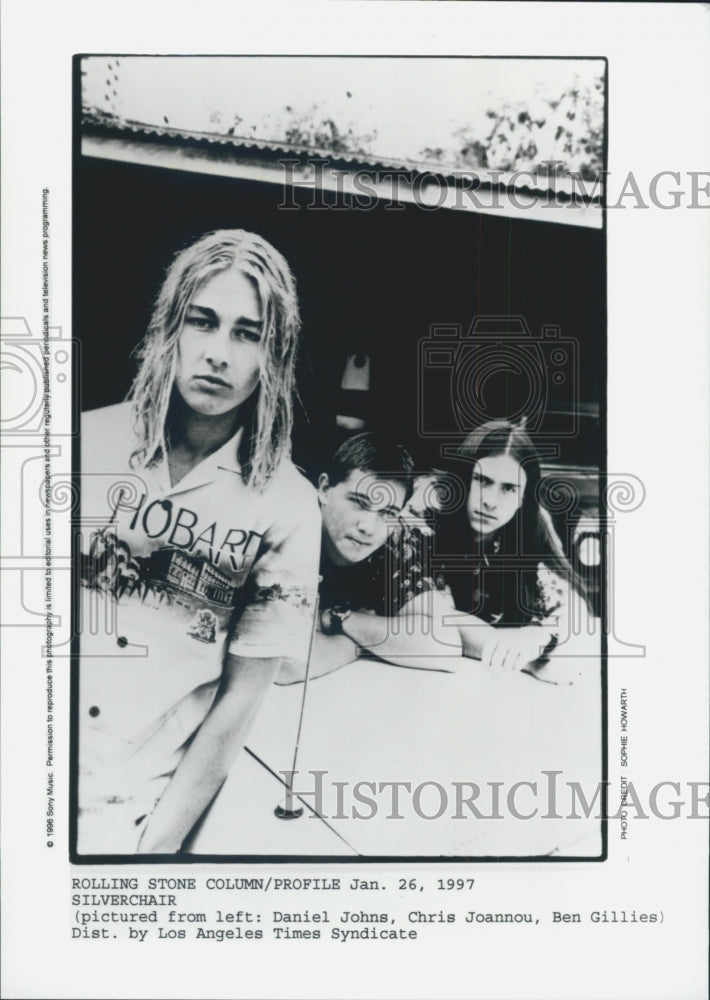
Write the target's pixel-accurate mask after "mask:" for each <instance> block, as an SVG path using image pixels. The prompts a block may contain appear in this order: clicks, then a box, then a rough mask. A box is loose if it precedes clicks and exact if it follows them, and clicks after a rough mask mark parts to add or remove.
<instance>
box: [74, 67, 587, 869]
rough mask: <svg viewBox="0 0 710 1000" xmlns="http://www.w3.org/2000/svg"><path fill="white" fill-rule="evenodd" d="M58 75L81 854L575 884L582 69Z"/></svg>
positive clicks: (581, 579) (582, 814)
mask: <svg viewBox="0 0 710 1000" xmlns="http://www.w3.org/2000/svg"><path fill="white" fill-rule="evenodd" d="M75 70H76V86H77V90H78V93H77V95H76V96H77V105H78V107H77V115H78V121H76V129H77V135H76V141H75V165H74V227H75V229H74V234H75V241H74V311H75V313H74V314H75V323H74V331H75V336H76V337H77V339H78V341H79V343H80V345H81V352H82V365H81V373H80V378H81V381H80V391H81V408H82V417H81V427H80V435H79V442H80V447H79V460H78V463H77V476H78V482H79V485H80V498H81V517H80V526H79V531H78V542H77V545H76V547H77V548H78V549H79V550H80V552H81V556H80V560H79V561H78V562H77V563H76V564H75V585H76V588H77V589H76V593H77V595H78V597H77V600H78V602H79V606H80V612H79V616H78V620H77V633H78V635H77V644H76V648H77V665H76V667H75V670H76V672H75V675H74V685H75V686H74V697H75V713H76V714H75V720H76V723H77V724H76V732H75V733H74V734H73V737H74V741H75V742H74V752H75V761H74V766H75V785H74V792H75V810H76V837H77V841H76V850H77V860H81V859H82V858H88V859H89V860H93V859H96V858H98V857H103V856H106V855H108V856H112V857H115V858H116V859H117V860H120V858H121V857H125V856H133V855H149V856H165V855H177V856H178V857H179V858H180V859H182V860H190V861H191V860H199V859H200V858H201V857H208V858H213V857H221V856H224V857H235V858H240V859H246V858H250V857H253V858H257V859H258V858H263V857H265V856H268V857H273V858H279V857H283V858H298V857H302V858H304V859H313V858H314V857H322V858H342V859H351V860H357V859H362V858H368V859H381V860H386V859H388V858H401V857H408V858H416V859H421V860H427V859H436V858H442V857H443V858H447V857H451V858H471V857H481V858H483V857H494V858H505V857H508V858H511V859H515V858H529V857H536V858H546V859H555V858H557V859H559V858H563V857H564V858H570V857H580V858H585V859H593V858H596V859H599V858H601V857H602V856H603V850H604V845H603V841H602V820H603V818H604V812H603V808H604V802H603V798H602V799H601V800H600V799H599V789H600V788H601V787H602V786H601V783H602V780H603V777H604V755H603V750H602V741H601V732H602V716H603V709H604V704H603V689H602V666H603V664H602V655H601V654H602V636H603V621H602V617H603V616H602V607H603V595H604V572H603V546H604V536H603V528H604V517H603V502H604V501H603V492H604V481H603V477H604V426H605V425H604V422H605V413H604V405H603V401H604V395H605V393H604V390H605V383H604V379H605V357H606V311H605V232H604V226H603V215H602V199H603V189H602V188H600V185H599V178H600V177H602V176H603V169H604V155H605V132H604V122H605V93H606V80H605V74H606V65H605V62H604V60H602V59H596V60H595V59H572V58H570V59H559V60H545V59H475V58H470V59H453V58H452V59H446V58H431V59H426V58H413V57H412V58H393V57H381V58H364V57H363V58H346V57H341V58H338V57H326V58H316V57H305V56H304V57H298V58H285V57H282V58H279V57H263V58H258V57H257V58H248V57H197V56H194V57H168V56H164V57H144V56H131V55H113V56H110V55H109V56H85V57H77V59H76V60H75ZM442 108H445V109H446V113H445V114H442ZM108 276H110V294H109V293H108V288H107V277H108ZM589 801H592V802H594V803H595V804H594V807H593V808H592V809H589V808H588V807H587V803H588V802H589ZM563 803H564V805H562V804H563ZM575 803H576V805H575ZM585 810H586V811H585ZM543 816H544V817H545V818H542V817H543Z"/></svg>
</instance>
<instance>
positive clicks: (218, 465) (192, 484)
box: [154, 427, 244, 493]
mask: <svg viewBox="0 0 710 1000" xmlns="http://www.w3.org/2000/svg"><path fill="white" fill-rule="evenodd" d="M243 432H244V428H243V427H240V428H239V430H238V431H237V433H236V434H234V435H233V436H232V437H231V438H230V439H229V440H228V441H225V443H224V444H223V445H221V446H220V447H219V448H218V449H217V450H216V451H213V452H212V454H211V455H208V456H207V457H206V458H203V459H202V461H201V462H198V463H197V465H196V466H195V467H194V468H193V469H191V470H190V471H189V472H188V473H187V475H185V476H183V477H182V479H181V480H180V481H179V482H177V483H175V485H174V486H171V485H170V472H169V470H168V460H167V453H166V450H165V448H163V450H162V455H161V458H160V461H159V462H158V463H157V464H156V465H155V466H154V473H155V477H156V479H157V481H158V484H159V485H160V488H161V490H162V491H163V492H164V493H184V492H185V491H186V490H193V489H196V488H197V487H198V486H204V485H205V484H206V483H211V482H213V481H214V478H215V475H216V473H217V471H218V470H220V469H224V470H225V471H227V472H232V473H234V474H235V475H241V472H242V467H241V465H240V464H239V459H238V457H237V456H238V454H239V446H240V444H241V440H242V434H243Z"/></svg>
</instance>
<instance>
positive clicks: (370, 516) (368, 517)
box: [357, 510, 378, 535]
mask: <svg viewBox="0 0 710 1000" xmlns="http://www.w3.org/2000/svg"><path fill="white" fill-rule="evenodd" d="M377 518H378V513H377V511H376V510H361V511H360V513H359V515H358V519H357V528H358V531H359V532H360V534H362V535H372V534H373V533H374V531H375V527H376V525H377Z"/></svg>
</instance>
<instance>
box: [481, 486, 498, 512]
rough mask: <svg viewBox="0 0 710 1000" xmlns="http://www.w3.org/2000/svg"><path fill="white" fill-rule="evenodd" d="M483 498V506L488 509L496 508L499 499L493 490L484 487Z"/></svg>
mask: <svg viewBox="0 0 710 1000" xmlns="http://www.w3.org/2000/svg"><path fill="white" fill-rule="evenodd" d="M481 500H482V501H483V506H484V507H485V508H486V509H487V510H495V508H496V507H497V506H498V500H497V498H496V495H495V493H494V492H493V490H490V489H484V490H483V491H482V492H481Z"/></svg>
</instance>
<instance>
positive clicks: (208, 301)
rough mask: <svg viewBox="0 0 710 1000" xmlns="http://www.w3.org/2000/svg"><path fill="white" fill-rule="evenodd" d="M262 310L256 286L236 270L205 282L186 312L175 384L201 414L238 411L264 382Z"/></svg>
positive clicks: (214, 414) (187, 401)
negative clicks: (261, 375)
mask: <svg viewBox="0 0 710 1000" xmlns="http://www.w3.org/2000/svg"><path fill="white" fill-rule="evenodd" d="M261 336H262V308H261V303H260V301H259V295H258V293H257V290H256V285H255V284H254V282H253V281H252V279H251V278H248V277H247V276H246V275H245V274H242V272H241V271H239V270H238V269H237V268H236V267H230V268H228V269H227V270H225V271H219V272H218V273H217V274H215V275H213V276H212V277H211V278H208V279H207V281H204V282H203V283H202V284H201V285H200V286H199V288H198V289H197V291H196V292H195V294H194V295H193V297H192V299H191V301H190V304H189V305H188V307H187V310H186V312H185V320H184V322H183V325H182V329H181V331H180V337H179V340H178V365H177V373H176V376H175V384H176V386H177V389H178V392H179V393H180V395H181V396H182V398H183V400H184V401H185V403H186V404H187V405H188V406H189V407H190V408H191V409H192V410H194V411H195V412H196V413H199V414H201V415H202V416H206V417H219V416H222V415H223V414H225V413H229V412H230V411H232V410H233V411H235V412H236V411H237V409H238V407H239V406H241V405H242V403H244V402H245V401H246V400H247V399H248V398H249V397H250V396H251V394H252V393H253V392H254V390H255V389H256V387H257V385H258V384H259V378H260V359H261V353H262V346H261Z"/></svg>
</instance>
